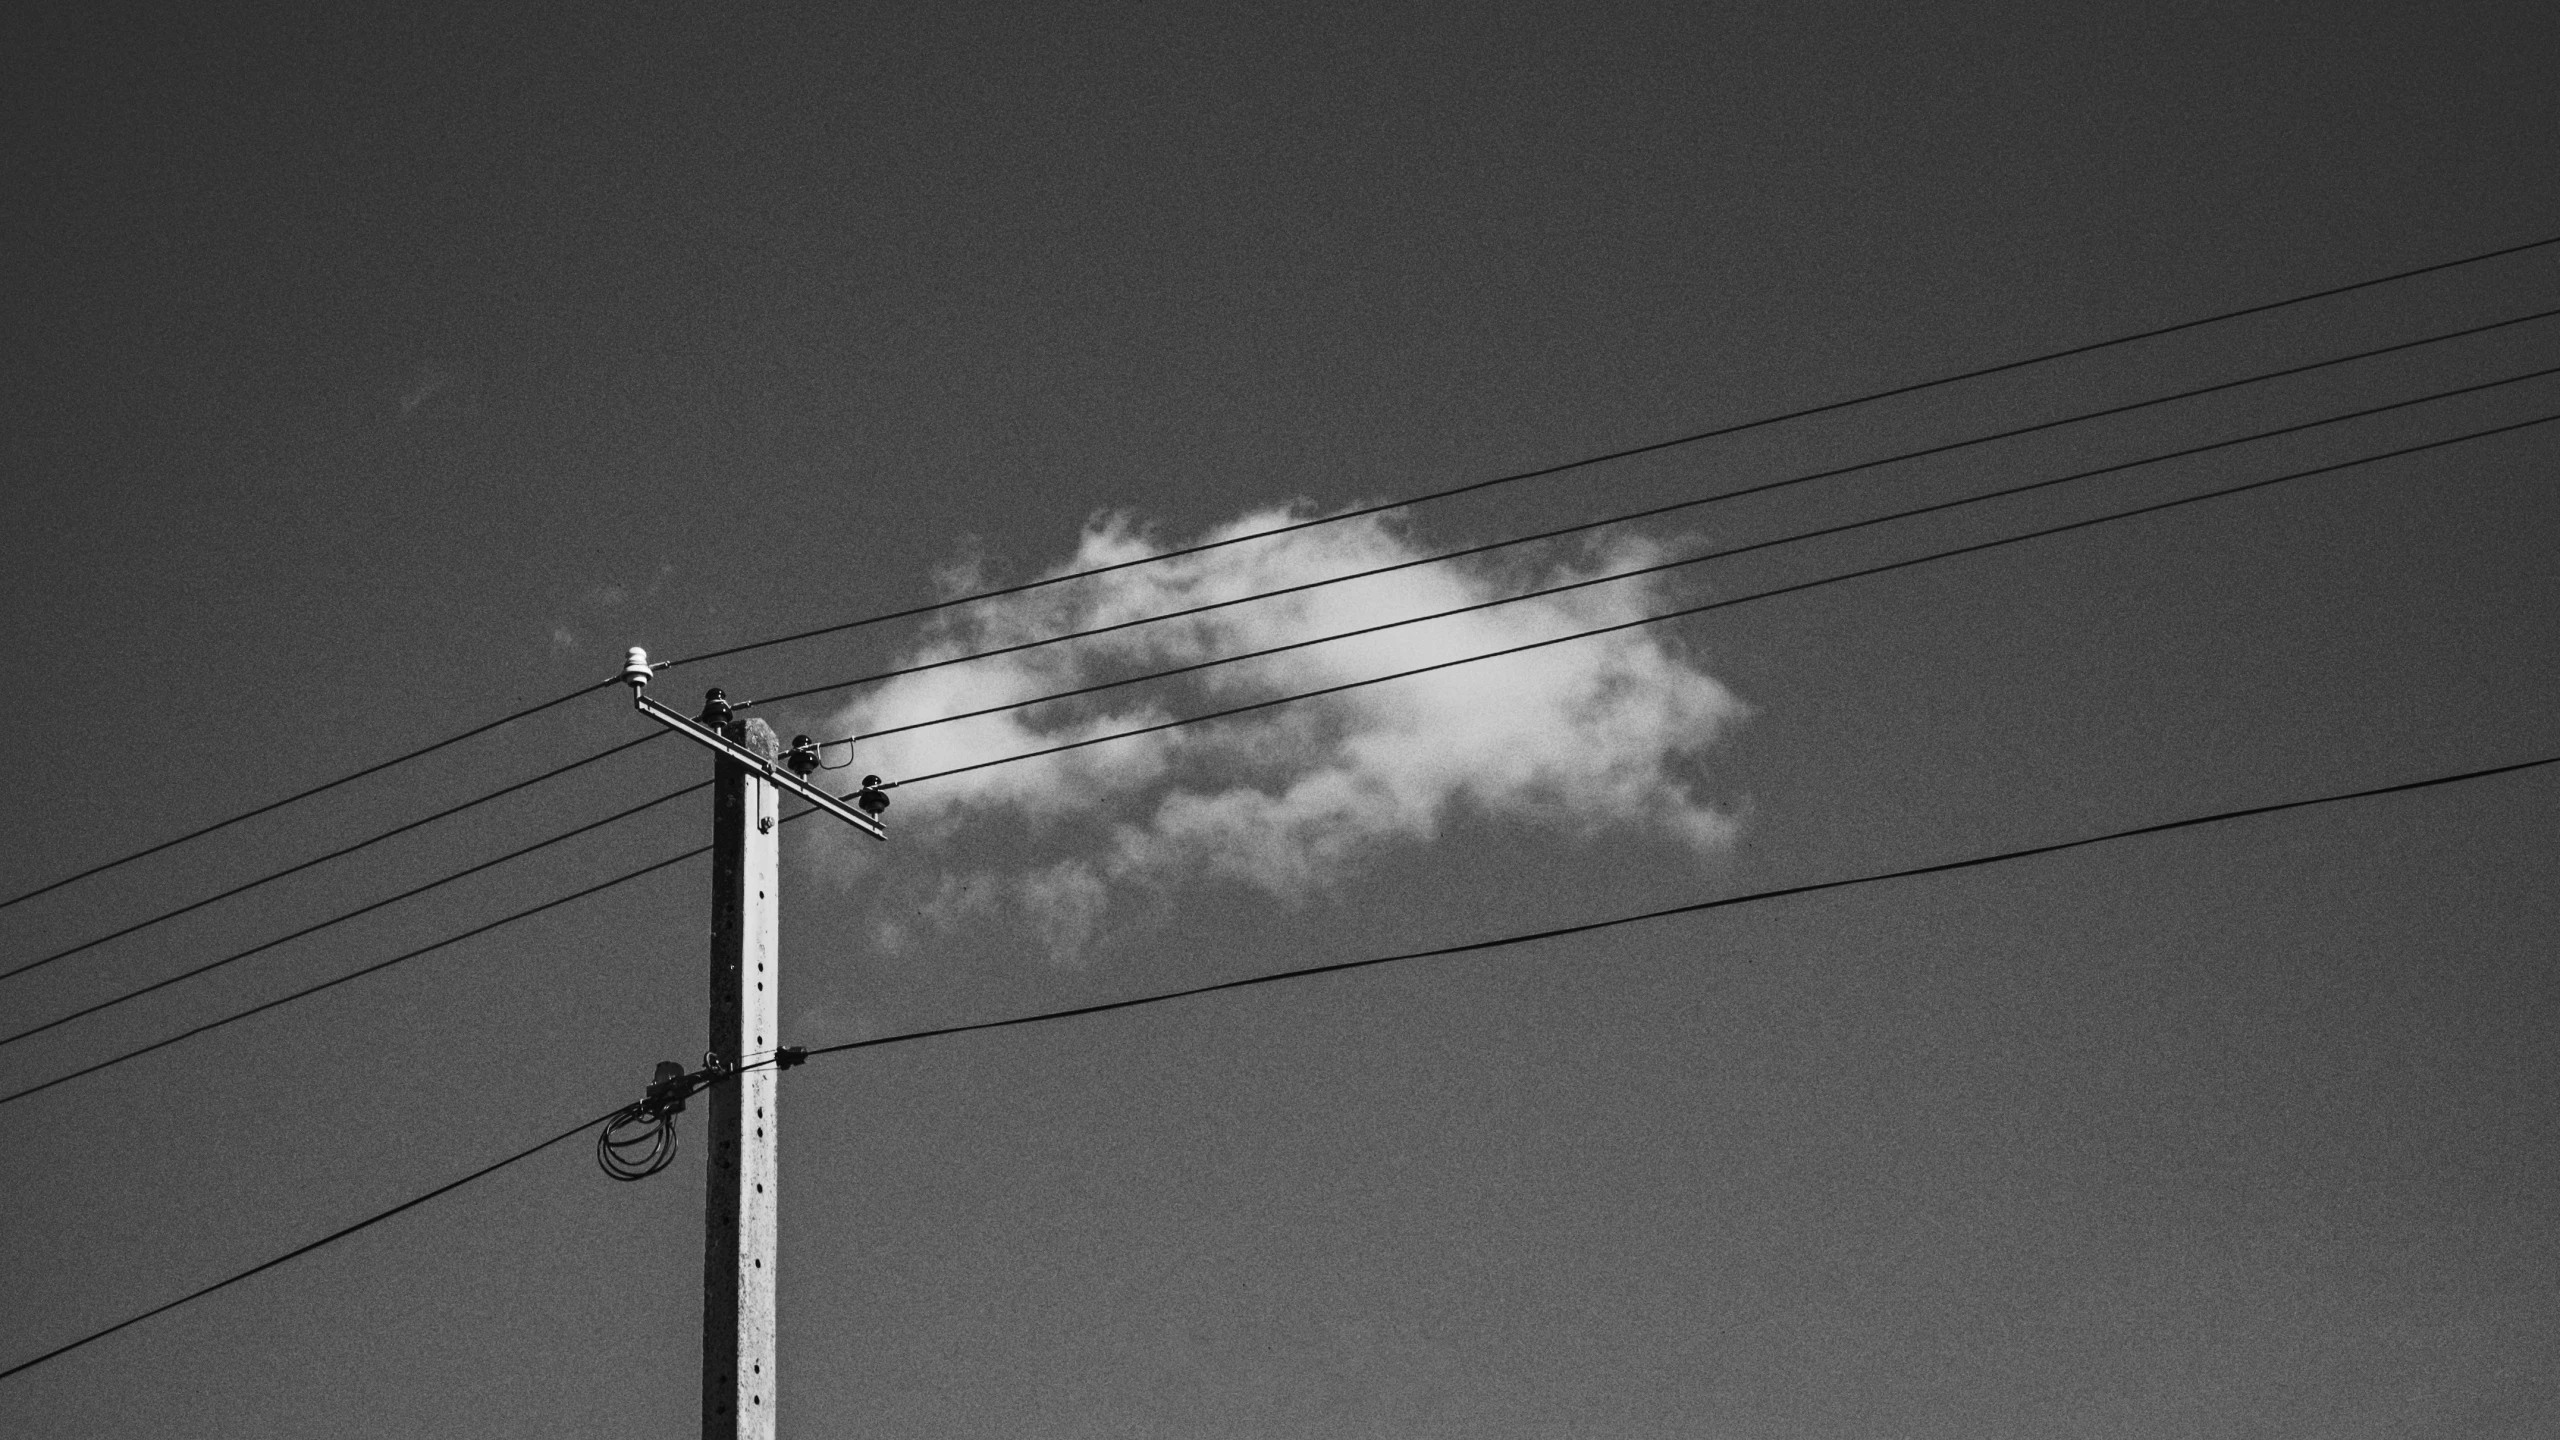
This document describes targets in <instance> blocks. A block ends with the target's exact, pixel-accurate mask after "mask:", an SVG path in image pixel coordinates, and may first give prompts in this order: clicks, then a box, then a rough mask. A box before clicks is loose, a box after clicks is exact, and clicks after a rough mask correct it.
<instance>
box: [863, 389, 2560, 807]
mask: <svg viewBox="0 0 2560 1440" xmlns="http://www.w3.org/2000/svg"><path fill="white" fill-rule="evenodd" d="M2554 420H2560V414H2551V415H2543V416H2539V417H2537V418H2535V419H2531V420H2519V421H2516V422H2514V423H2512V424H2507V425H2498V426H2493V427H2491V428H2489V429H2486V430H2474V431H2471V432H2470V433H2468V434H2464V435H2455V436H2451V437H2449V438H2446V439H2442V440H2430V441H2427V442H2426V443H2424V444H2420V445H2409V446H2404V447H2402V448H2400V449H2397V450H2386V451H2383V452H2381V453H2380V454H2376V455H2366V456H2362V457H2359V458H2357V459H2354V460H2341V461H2338V462H2336V463H2335V464H2330V465H2321V466H2317V467H2315V468H2312V469H2309V470H2296V471H2293V472H2292V473H2290V474H2285V475H2276V476H2271V477H2269V478H2267V479H2264V480H2252V481H2248V482H2246V483H2243V484H2239V485H2232V486H2226V487H2224V488H2222V489H2219V490H2208V491H2204V492H2202V493H2200V494H2195V495H2187V496H2181V497H2180V498H2178V499H2175V500H2163V501H2160V502H2158V503H2156V504H2151V505H2143V506H2139V507H2137V508H2135V509H2131V510H2119V511H2116V512H2114V513H2112V514H2107V515H2098V516H2092V517H2090V518H2088V519H2085V520H2074V521H2071V522H2069V523H2067V524H2062V525H2052V526H2047V527H2045V528H2044V529H2040V530H2029V531H2026V532H2024V533H2023V534H2018V535H2006V536H2002V537H2000V538H1998V539H1995V540H1983V541H1978V542H1976V543H1974V544H1971V545H1960V546H1957V547H1956V548H1954V549H1951V550H1938V551H1932V552H1931V553H1929V554H1926V555H1919V556H1914V557H1912V558H1911V559H1908V560H1895V561H1892V562H1890V563H1887V564H1882V565H1870V566H1867V567H1865V568H1862V569H1858V570H1850V571H1846V572H1844V573H1842V574H1838V575H1825V576H1820V577H1817V578H1815V579H1812V580H1803V581H1798V582H1796V583H1795V584H1792V585H1781V586H1778V587H1776V588H1774V589H1769V590H1761V591H1756V592H1754V593H1752V594H1749V595H1736V596H1731V597H1729V598H1726V599H1722V600H1711V601H1708V602H1706V603H1705V604H1701V605H1690V606H1686V607H1684V608H1682V609H1678V610H1668V611H1664V612H1663V613H1661V614H1659V615H1646V616H1642V617H1640V618H1638V619H1634V620H1624V621H1620V622H1618V623H1616V624H1611V625H1602V626H1597V627H1595V628H1593V629H1589V630H1577V631H1575V632H1573V633H1572V634H1569V635H1557V636H1553V637H1551V638H1548V639H1545V640H1533V641H1530V642H1528V643H1527V644H1522V645H1511V646H1506V647H1504V648H1503V649H1500V650H1487V651H1485V652H1483V653H1481V654H1477V655H1468V656H1465V657H1463V658H1460V659H1456V660H1443V661H1440V662H1438V663H1436V664H1431V665H1417V666H1414V667H1413V668H1411V669H1406V670H1395V671H1390V672H1389V673H1387V674H1384V675H1373V676H1370V677H1369V678H1367V679H1365V680H1349V681H1345V682H1343V683H1342V684H1339V685H1327V686H1324V687H1322V688H1320V689H1315V690H1302V691H1299V692H1297V693H1295V694H1291V695H1281V696H1275V697H1273V698H1271V699H1268V700H1256V701H1252V702H1250V703H1248V704H1243V705H1232V706H1229V707H1227V708H1226V709H1223V710H1212V711H1209V712H1207V713H1205V714H1200V715H1187V716H1184V717H1182V718H1181V719H1178V720H1164V721H1159V722H1157V723H1155V724H1152V725H1140V726H1136V727H1133V728H1131V729H1127V730H1115V731H1113V732H1111V733H1110V734H1108V735H1090V736H1087V737H1085V738H1084V739H1081V740H1069V741H1064V742H1062V743H1060V744H1056V745H1048V746H1043V747H1042V748H1040V749H1037V750H1025V751H1023V752H1021V753H1020V754H1017V755H1005V756H999V757H998V758H996V759H993V760H978V761H973V762H971V763H969V764H966V765H954V766H951V767H950V768H948V769H944V770H933V771H928V772H926V773H925V774H922V775H910V776H907V777H905V778H904V779H900V780H892V781H889V782H888V783H887V784H885V785H883V786H882V787H881V788H883V789H894V788H896V787H898V786H901V785H914V784H918V783H920V782H923V781H927V780H940V779H944V778H946V777H949V776H953V775H965V774H968V773H969V772H971V771H973V770H987V769H992V768H994V767H995V766H998V765H1011V764H1014V763H1015V762H1017V761H1022V760H1036V759H1039V758H1040V757H1042V756H1045V755H1057V754H1061V753H1063V752H1065V751H1069V750H1081V749H1083V748H1085V747H1086V746H1088V745H1103V744H1108V743H1110V742H1111V741H1114V740H1128V739H1134V738H1135V737H1137V736H1140V735H1152V734H1154V733H1156V732H1157V731H1160V730H1177V729H1180V728H1182V727H1184V726H1186V725H1200V724H1205V723H1207V722H1209V721H1212V720H1224V719H1227V718H1229V717H1230V716H1235V715H1244V714H1248V713H1250V712H1252V711H1256V710H1268V709H1271V708H1272V707H1274V706H1279V705H1292V704H1296V703H1297V702H1298V701H1301V700H1313V699H1317V698H1319V697H1321V696H1325V695H1338V694H1341V693H1342V692H1344V691H1346V690H1359V689H1363V688H1365V687H1367V686H1371V685H1382V684H1384V683H1386V682H1387V681H1390V680H1402V679H1406V678H1409V677H1411V676H1415V675H1427V674H1430V673H1431V672H1433V671H1435V670H1447V669H1451V668H1453V667H1455V666H1459V665H1472V664H1475V663H1476V662H1478V661H1480V660H1495V659H1500V658H1502V657H1504V656H1507V655H1518V654H1521V653H1523V652H1524V651H1529V650H1539V649H1544V648H1545V647H1547V646H1549V645H1562V644H1567V643H1569V642H1571V641H1575V640H1588V639H1591V638H1592V637H1594V636H1598V635H1608V634H1612V633H1615V632H1617V631H1620V630H1632V629H1635V628H1636V627H1638V626H1643V625H1659V624H1661V623H1662V622H1664V621H1666V620H1679V619H1683V618H1686V617H1688V616H1691V615H1703V614H1705V613H1707V612H1708V611H1711V610H1722V609H1725V608H1727V607H1729V606H1734V605H1747V604H1749V603H1751V602H1752V601H1755V600H1767V599H1770V598H1773V597H1775V596H1779V595H1792V594H1795V593H1796V592H1798V591H1802V590H1812V589H1816V588H1819V587H1821V586H1825V585H1837V584H1840V583H1841V582H1843V581H1847V580H1860V579H1864V578H1866V577H1868V576H1871V575H1882V574H1885V573H1887V572H1889V571H1894V570H1904V569H1908V568H1910V567H1912V566H1915V565H1927V564H1931V563H1933V562H1936V561H1939V560H1948V559H1953V558H1955V557H1956V556H1959V555H1971V554H1975V553H1977V552H1980V551H1984V550H1995V549H1998V548H2000V547H2002V546H2006V545H2016V544H2020V543H2023V542H2025V541H2028V540H2041V539H2044V538H2046V537H2047V536H2052V535H2060V534H2064V533H2067V532H2069V531H2073V530H2084V529H2087V528H2089V527H2091V526H2095V525H2105V524H2110V523H2112V522H2114V521H2117V520H2130V519H2132V518H2134V517H2136V516H2139V515H2151V514H2156V513H2158V512H2160V511H2163V510H2174V509H2176V508H2178V507H2179V506H2182V505H2194V504H2198V503H2200V502H2202V501H2206V500H2219V499H2222V498H2224V497H2226V496H2230V495H2239V494H2244V493H2246V492H2248V491H2251V490H2263V489H2265V488H2267V487H2268V486H2271V485H2282V484H2284V483H2286V482H2288V481H2293V480H2303V479H2308V478H2310V477H2312V476H2315V475H2325V474H2329V473H2331V472H2333V471H2338V470H2346V469H2351V468H2353V467H2355V466H2358V465H2371V464H2376V463H2378V462H2380V461H2384V460H2394V459H2398V458H2400V457H2401V456H2404V455H2415V454H2418V453H2420V452H2422V451H2427V450H2437V449H2442V448H2443V447H2445V446H2448V445H2459V444H2462V443H2463V442H2465V441H2470V440H2480V439H2485V438H2487V437H2489V436H2492V435H2503V434H2506V433H2508V432H2509V431H2514V430H2524V429H2529V428H2531V427H2532V426H2536V425H2548V424H2550V423H2551V422H2552V421H2554ZM1335 638H1339V637H1335Z"/></svg>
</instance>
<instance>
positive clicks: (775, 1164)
mask: <svg viewBox="0 0 2560 1440" xmlns="http://www.w3.org/2000/svg"><path fill="white" fill-rule="evenodd" d="M652 669H653V667H652V666H651V665H650V664H649V655H648V652H647V651H645V650H638V649H634V650H633V651H632V652H631V655H630V659H629V660H628V661H627V662H626V663H625V665H624V666H623V671H622V678H623V681H624V683H626V684H628V685H629V686H630V687H631V699H632V704H633V705H634V706H635V707H637V708H638V710H639V711H640V713H641V714H643V715H646V716H648V717H649V718H650V719H652V720H655V721H657V722H658V723H659V724H661V725H664V726H666V727H667V728H668V729H670V730H673V731H675V732H676V733H677V734H679V735H683V736H685V737H686V738H687V739H690V740H693V741H694V742H696V743H698V744H700V745H702V746H704V747H705V748H707V749H709V750H710V751H711V752H712V754H713V755H714V756H715V757H716V758H715V759H714V760H713V761H712V765H713V776H712V781H713V783H712V787H711V835H712V838H711V1045H710V1049H709V1052H708V1053H707V1054H705V1055H704V1056H703V1066H702V1069H701V1070H700V1071H699V1072H696V1073H694V1074H691V1075H687V1074H684V1073H683V1072H682V1070H681V1067H679V1066H677V1065H675V1064H674V1063H672V1062H670V1063H668V1064H665V1065H662V1066H660V1067H659V1076H660V1078H659V1082H658V1084H656V1085H653V1086H652V1087H651V1089H650V1100H649V1102H648V1108H647V1109H646V1110H645V1112H644V1113H645V1115H646V1116H647V1117H648V1118H647V1120H644V1121H643V1123H644V1124H646V1123H650V1122H652V1121H653V1122H654V1123H655V1124H656V1125H658V1126H659V1127H661V1128H660V1133H661V1134H666V1135H671V1133H672V1132H668V1131H665V1130H664V1128H663V1127H664V1126H666V1125H667V1124H668V1123H669V1122H670V1121H671V1120H672V1117H673V1115H674V1113H675V1111H677V1110H681V1109H682V1108H684V1106H683V1101H684V1097H685V1096H686V1095H689V1094H696V1093H707V1095H708V1100H707V1103H706V1104H705V1105H704V1107H703V1108H704V1109H705V1110H706V1111H707V1112H709V1113H708V1117H707V1120H706V1122H705V1123H706V1124H707V1125H708V1127H709V1129H710V1152H711V1154H710V1160H709V1163H708V1164H707V1166H706V1167H705V1172H704V1180H703V1186H704V1191H703V1207H702V1227H703V1228H702V1440H773V1435H774V1410H775V1399H776V1388H777V1387H776V1381H777V1377H776V1375H775V1373H774V1350H775V1345H774V1339H775V1337H774V1293H775V1288H776V1285H777V1283H778V1281H779V1279H780V1275H779V1265H780V1258H781V1257H780V1253H779V1251H778V1249H777V1246H776V1241H777V1239H778V1238H779V1231H778V1221H779V1219H780V1215H781V1188H782V1187H781V1184H780V1180H781V1173H780V1172H781V1167H780V1164H779V1157H780V1154H781V1145H782V1123H781V1122H782V1111H781V1106H780V1104H779V1101H780V1099H781V1090H782V1087H781V1084H780V1072H781V1071H782V1069H783V1068H784V1067H786V1066H788V1065H790V1064H793V1063H795V1061H796V1060H797V1059H798V1058H799V1057H800V1056H801V1055H802V1053H803V1052H801V1051H799V1050H797V1049H792V1048H789V1047H786V1046H784V1045H783V1043H782V1030H781V1016H782V1004H781V1001H782V953H781V943H780V942H781V915H782V887H781V884H780V879H781V865H780V861H781V854H782V845H781V841H782V837H781V835H780V834H779V833H778V832H779V831H780V829H781V825H782V796H783V793H784V792H786V791H787V792H789V793H791V794H793V795H797V796H799V797H800V798H801V799H803V800H806V801H808V802H809V803H810V804H811V805H812V806H814V807H816V808H817V809H820V810H824V811H826V812H827V813H828V814H830V815H833V816H835V817H836V818H837V819H839V820H842V821H844V822H845V823H847V824H849V825H851V826H853V827H854V828H855V829H858V830H860V831H862V832H863V833H864V834H866V835H869V836H871V837H872V838H873V839H876V840H886V839H888V838H889V836H888V832H887V831H885V830H883V829H882V828H881V826H880V818H879V817H880V815H881V813H882V812H883V811H885V810H887V809H888V808H889V797H888V795H887V794H886V793H884V787H883V786H882V785H881V783H880V778H879V777H878V776H876V775H866V776H864V777H863V779H862V788H861V789H860V790H859V791H858V792H857V793H855V794H853V795H850V796H845V795H837V794H834V793H832V792H830V791H828V790H825V789H823V788H821V787H820V786H819V785H818V784H817V783H816V780H815V776H816V774H817V772H818V771H820V770H822V769H826V768H831V767H828V766H826V765H824V764H823V762H822V761H821V759H820V752H821V750H822V749H823V748H824V747H822V746H820V745H819V744H817V743H816V742H815V741H812V740H811V739H810V738H809V737H808V736H806V735H801V736H796V737H794V739H793V741H792V744H791V748H790V749H789V750H788V751H787V752H786V751H785V750H784V749H783V748H782V746H781V745H780V744H779V743H778V742H777V741H776V739H775V736H774V733H773V727H771V726H769V725H767V724H765V722H763V721H762V720H741V719H739V718H738V717H737V714H736V710H735V708H734V707H732V706H731V705H730V703H729V700H728V697H727V696H725V695H723V694H722V693H721V692H720V691H718V690H713V691H711V692H710V693H709V694H708V695H706V696H704V697H703V708H702V714H701V715H700V717H698V718H694V717H687V716H684V715H680V714H678V713H676V712H675V711H673V710H670V709H668V708H667V707H666V706H664V705H661V704H659V703H657V702H656V701H654V700H652V699H650V698H649V693H648V691H649V680H650V675H651V671H652ZM836 743H849V742H836ZM846 763H850V762H849V761H848V762H846ZM832 768H842V766H837V767H832ZM724 1081H725V1082H726V1083H723V1082H724ZM662 1090H663V1091H664V1095H663V1098H662V1096H661V1091H662ZM637 1108H638V1107H635V1109H637ZM613 1133H614V1132H613V1130H612V1128H611V1127H607V1137H608V1139H610V1138H611V1136H612V1135H613ZM642 1143H644V1144H645V1143H647V1142H645V1141H644V1142H642ZM673 1153H674V1151H673V1149H672V1141H671V1140H670V1142H669V1148H667V1149H665V1150H664V1151H663V1152H661V1157H663V1156H671V1155H672V1154H673ZM599 1158H602V1152H601V1151H600V1152H599ZM663 1163H664V1159H663V1158H657V1159H651V1160H646V1161H643V1162H641V1163H639V1164H636V1165H633V1166H631V1167H630V1168H629V1171H628V1173H624V1174H621V1175H620V1178H625V1179H628V1178H635V1177H636V1176H637V1175H641V1174H647V1173H650V1171H651V1170H653V1169H654V1168H656V1167H657V1166H659V1165H662V1164H663ZM612 1168H613V1167H611V1166H608V1170H609V1171H611V1170H612Z"/></svg>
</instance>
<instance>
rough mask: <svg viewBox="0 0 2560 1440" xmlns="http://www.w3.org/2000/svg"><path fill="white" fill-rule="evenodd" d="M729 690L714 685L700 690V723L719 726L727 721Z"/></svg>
mask: <svg viewBox="0 0 2560 1440" xmlns="http://www.w3.org/2000/svg"><path fill="white" fill-rule="evenodd" d="M730 711H731V707H730V704H729V692H728V691H726V690H723V689H721V688H720V687H719V686H717V685H714V686H712V687H711V688H710V689H708V690H705V691H703V692H702V723H703V724H705V725H710V726H714V727H717V726H721V725H726V724H728V723H729V715H730Z"/></svg>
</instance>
